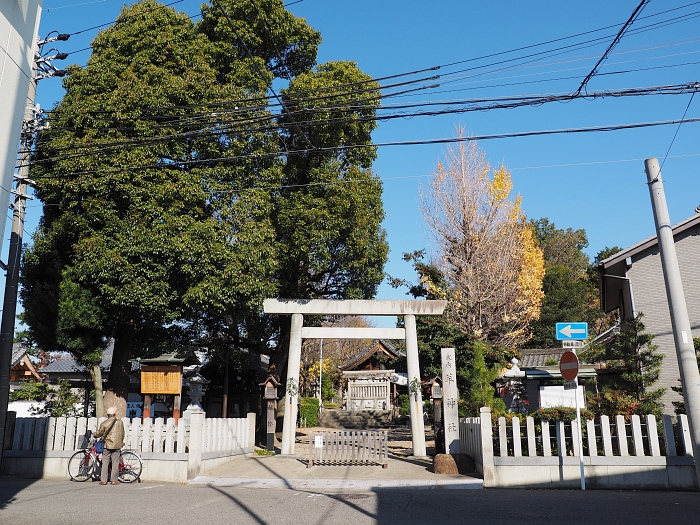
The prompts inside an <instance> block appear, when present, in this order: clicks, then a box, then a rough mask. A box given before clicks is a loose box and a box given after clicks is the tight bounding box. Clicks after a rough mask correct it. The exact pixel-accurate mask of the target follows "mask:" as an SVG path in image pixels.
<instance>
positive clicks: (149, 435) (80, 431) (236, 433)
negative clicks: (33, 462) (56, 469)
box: [10, 417, 252, 454]
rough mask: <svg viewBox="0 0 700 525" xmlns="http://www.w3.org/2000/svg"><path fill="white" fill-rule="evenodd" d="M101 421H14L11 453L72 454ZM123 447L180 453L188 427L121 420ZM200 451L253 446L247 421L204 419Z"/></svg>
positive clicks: (170, 422) (170, 420) (167, 422)
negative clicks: (123, 432) (63, 452)
mask: <svg viewBox="0 0 700 525" xmlns="http://www.w3.org/2000/svg"><path fill="white" fill-rule="evenodd" d="M102 421H104V418H101V419H97V418H94V417H91V418H85V417H78V418H75V417H68V418H66V417H58V418H54V417H48V418H35V417H27V418H17V419H16V420H15V429H14V437H13V439H12V446H11V448H10V450H17V451H20V450H22V451H29V450H37V451H39V450H44V451H71V450H78V449H81V448H84V447H85V446H86V445H87V436H88V431H90V432H95V430H97V428H98V427H99V425H100V423H102ZM122 421H123V422H124V430H125V438H124V441H125V442H126V445H125V448H128V449H131V450H135V451H138V452H152V453H164V454H168V453H182V452H186V451H187V449H188V447H189V434H190V424H189V422H188V421H186V420H185V419H182V418H181V419H180V420H179V421H178V422H177V424H176V423H175V420H174V419H173V418H168V419H167V420H165V419H163V418H157V419H156V420H155V421H152V420H151V419H146V420H144V421H143V422H141V420H140V419H128V418H123V419H122ZM202 436H203V442H202V452H218V451H225V450H232V449H240V448H246V447H250V446H252V443H250V420H249V419H248V418H227V419H220V418H207V419H204V422H203V427H202Z"/></svg>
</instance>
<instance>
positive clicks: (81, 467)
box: [68, 450, 95, 481]
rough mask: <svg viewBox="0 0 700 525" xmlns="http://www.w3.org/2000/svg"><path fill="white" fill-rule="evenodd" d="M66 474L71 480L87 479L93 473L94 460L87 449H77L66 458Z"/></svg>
mask: <svg viewBox="0 0 700 525" xmlns="http://www.w3.org/2000/svg"><path fill="white" fill-rule="evenodd" d="M68 474H69V475H70V479H72V480H73V481H87V480H89V479H91V478H92V477H93V475H94V474H95V461H94V460H93V459H92V456H91V455H90V451H88V450H79V451H78V452H76V453H75V454H73V455H72V456H71V457H70V459H69V460H68Z"/></svg>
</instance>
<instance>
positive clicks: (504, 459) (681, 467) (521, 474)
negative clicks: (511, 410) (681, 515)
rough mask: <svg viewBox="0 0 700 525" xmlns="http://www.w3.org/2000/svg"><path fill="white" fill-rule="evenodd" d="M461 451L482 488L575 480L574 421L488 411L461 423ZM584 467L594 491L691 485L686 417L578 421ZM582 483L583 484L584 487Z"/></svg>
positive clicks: (576, 444) (576, 442) (566, 484)
mask: <svg viewBox="0 0 700 525" xmlns="http://www.w3.org/2000/svg"><path fill="white" fill-rule="evenodd" d="M459 427H460V428H459V430H460V449H461V452H462V453H465V454H469V455H470V456H472V458H474V461H475V463H476V465H477V469H478V471H479V473H480V474H482V475H483V477H484V486H496V487H506V486H519V487H527V486H529V487H535V486H537V487H546V486H558V487H573V486H576V483H577V482H578V480H580V465H579V437H578V426H577V425H576V422H575V421H574V422H570V423H568V422H567V423H565V422H563V421H557V422H551V421H546V420H544V421H540V420H536V419H534V418H532V417H525V418H522V419H521V418H519V417H513V418H512V420H511V421H510V422H508V421H507V420H506V418H504V417H500V418H498V421H497V423H496V425H493V424H492V421H491V413H490V409H488V408H482V409H481V417H478V418H463V419H460V423H459ZM582 427H583V428H582V432H583V436H582V440H581V441H582V444H583V464H584V470H585V473H586V477H587V478H589V477H590V478H591V479H590V480H589V481H590V484H591V485H592V487H594V488H595V487H599V488H603V487H618V488H682V489H688V488H694V487H695V483H696V482H695V481H694V458H693V456H692V446H691V440H690V427H689V426H688V418H687V417H686V416H685V415H680V416H678V422H677V423H676V424H674V423H673V420H672V418H671V416H669V415H664V416H663V418H662V419H661V421H657V419H656V417H655V416H653V415H651V414H650V415H646V416H643V417H640V416H638V415H633V416H631V417H630V418H629V419H626V418H625V417H624V416H622V415H618V416H615V417H613V418H610V417H608V416H601V417H600V418H598V419H596V420H595V421H594V420H588V421H582ZM589 481H587V483H589Z"/></svg>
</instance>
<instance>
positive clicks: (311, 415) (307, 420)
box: [299, 397, 319, 427]
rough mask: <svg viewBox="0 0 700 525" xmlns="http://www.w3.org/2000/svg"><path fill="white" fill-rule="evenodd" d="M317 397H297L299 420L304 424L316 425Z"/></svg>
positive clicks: (308, 425)
mask: <svg viewBox="0 0 700 525" xmlns="http://www.w3.org/2000/svg"><path fill="white" fill-rule="evenodd" d="M318 406H319V403H318V398H315V397H302V398H300V399H299V420H300V421H301V423H302V424H303V425H304V426H307V427H315V426H316V425H318Z"/></svg>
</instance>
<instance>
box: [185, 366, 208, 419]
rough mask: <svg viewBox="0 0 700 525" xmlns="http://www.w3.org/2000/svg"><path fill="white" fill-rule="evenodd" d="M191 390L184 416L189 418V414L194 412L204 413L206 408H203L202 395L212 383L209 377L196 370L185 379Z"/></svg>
mask: <svg viewBox="0 0 700 525" xmlns="http://www.w3.org/2000/svg"><path fill="white" fill-rule="evenodd" d="M185 383H186V384H187V386H188V388H189V390H188V395H189V396H190V404H189V406H188V407H187V410H185V413H184V415H183V416H184V418H185V419H189V415H190V414H193V413H197V414H203V413H204V409H203V408H202V397H203V396H204V392H205V391H206V389H207V385H208V384H209V383H211V381H209V380H208V379H206V378H205V377H204V376H202V375H201V374H200V373H199V372H195V373H194V374H192V375H191V376H189V377H188V378H187V379H185Z"/></svg>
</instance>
